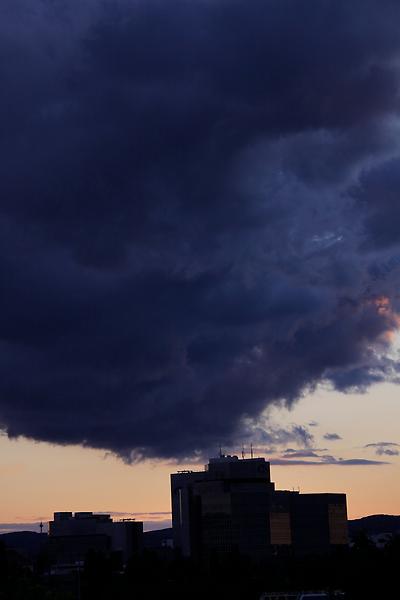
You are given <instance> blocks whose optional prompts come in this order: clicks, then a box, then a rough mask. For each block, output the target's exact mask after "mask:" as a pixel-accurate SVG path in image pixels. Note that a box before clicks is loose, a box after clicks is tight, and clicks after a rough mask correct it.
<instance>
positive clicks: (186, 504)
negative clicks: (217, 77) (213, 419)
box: [171, 455, 348, 559]
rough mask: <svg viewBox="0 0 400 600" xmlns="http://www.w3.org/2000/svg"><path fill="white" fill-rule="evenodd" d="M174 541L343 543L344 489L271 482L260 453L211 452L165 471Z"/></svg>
mask: <svg viewBox="0 0 400 600" xmlns="http://www.w3.org/2000/svg"><path fill="white" fill-rule="evenodd" d="M171 498H172V523H173V535H174V545H175V548H178V549H179V550H180V551H181V553H182V554H183V555H184V556H188V557H189V556H190V557H193V558H196V559H211V558H213V557H215V556H220V557H221V556H227V555H232V554H235V553H236V554H241V555H247V556H250V557H252V558H255V559H262V558H266V557H267V556H270V555H271V554H276V553H295V554H308V553H323V552H327V551H329V550H330V549H332V548H333V547H335V546H344V545H347V543H348V535H347V507H346V495H345V494H300V493H299V492H295V491H278V490H275V484H274V483H273V482H272V481H271V477H270V464H269V462H267V461H266V460H265V459H264V458H250V459H244V458H243V459H239V458H238V457H237V456H223V455H222V456H220V457H219V458H212V459H210V461H209V464H208V465H206V467H205V470H204V471H183V472H178V473H174V474H172V475H171Z"/></svg>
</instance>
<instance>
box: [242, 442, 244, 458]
mask: <svg viewBox="0 0 400 600" xmlns="http://www.w3.org/2000/svg"><path fill="white" fill-rule="evenodd" d="M244 457H245V452H244V444H243V446H242V458H244Z"/></svg>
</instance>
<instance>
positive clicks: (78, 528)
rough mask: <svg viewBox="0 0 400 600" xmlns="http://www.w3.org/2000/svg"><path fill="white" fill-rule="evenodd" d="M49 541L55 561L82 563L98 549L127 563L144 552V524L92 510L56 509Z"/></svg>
mask: <svg viewBox="0 0 400 600" xmlns="http://www.w3.org/2000/svg"><path fill="white" fill-rule="evenodd" d="M49 542H50V550H51V554H52V556H53V559H54V561H55V562H56V563H60V564H75V563H79V562H83V561H84V560H85V558H86V556H87V554H88V552H90V551H95V552H99V553H101V554H103V555H105V556H111V555H114V556H115V557H118V559H119V561H120V562H121V563H122V564H125V563H126V562H127V561H128V560H129V559H130V558H132V556H135V555H137V554H139V553H140V552H141V551H142V547H143V523H142V522H140V521H134V520H122V521H113V520H112V519H111V516H110V515H107V514H94V513H92V512H76V513H75V514H73V513H72V512H56V513H54V520H53V521H50V522H49Z"/></svg>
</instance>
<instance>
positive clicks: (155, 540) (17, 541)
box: [0, 515, 400, 557]
mask: <svg viewBox="0 0 400 600" xmlns="http://www.w3.org/2000/svg"><path fill="white" fill-rule="evenodd" d="M348 524H349V534H350V538H352V537H354V536H355V535H356V534H357V533H359V532H361V531H362V532H364V533H366V534H367V535H369V536H377V535H382V534H393V535H396V534H399V535H400V515H369V516H367V517H362V518H360V519H352V520H349V521H348ZM171 537H172V528H171V527H168V528H164V529H156V530H153V531H147V532H145V533H144V546H145V548H148V549H153V548H156V547H160V546H162V545H163V544H164V543H165V541H166V540H168V539H170V538H171ZM46 540H47V534H45V533H35V532H33V531H14V532H10V533H3V534H0V542H1V541H2V542H4V543H5V544H6V546H8V547H9V548H12V549H13V550H16V551H17V552H19V553H20V554H22V555H24V556H27V557H32V556H36V555H37V554H38V553H39V552H40V550H41V549H42V547H43V545H44V544H45V543H46Z"/></svg>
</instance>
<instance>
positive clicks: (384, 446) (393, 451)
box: [364, 442, 400, 456]
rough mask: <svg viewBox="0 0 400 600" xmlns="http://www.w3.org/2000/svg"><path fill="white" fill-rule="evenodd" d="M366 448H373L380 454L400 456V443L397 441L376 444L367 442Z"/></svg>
mask: <svg viewBox="0 0 400 600" xmlns="http://www.w3.org/2000/svg"><path fill="white" fill-rule="evenodd" d="M364 447H365V448H373V449H374V450H375V453H376V454H377V455H378V456H399V455H400V451H399V450H398V449H397V448H400V444H396V443H395V442H376V443H374V444H366V445H365V446H364Z"/></svg>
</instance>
